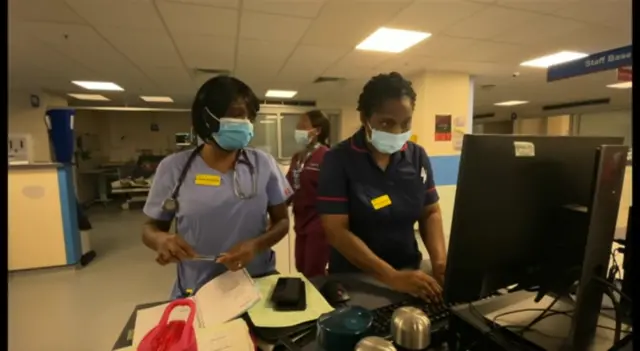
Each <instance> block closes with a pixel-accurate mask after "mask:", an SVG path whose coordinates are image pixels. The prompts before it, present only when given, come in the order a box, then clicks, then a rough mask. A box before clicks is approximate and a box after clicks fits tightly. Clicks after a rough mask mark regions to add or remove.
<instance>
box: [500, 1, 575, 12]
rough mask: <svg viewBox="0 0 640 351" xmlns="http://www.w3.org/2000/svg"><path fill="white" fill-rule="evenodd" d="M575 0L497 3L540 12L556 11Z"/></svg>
mask: <svg viewBox="0 0 640 351" xmlns="http://www.w3.org/2000/svg"><path fill="white" fill-rule="evenodd" d="M572 1H574V0H497V1H495V2H494V3H495V4H496V5H500V6H504V7H508V8H512V9H517V10H526V11H532V12H538V13H547V14H552V13H555V12H556V11H557V10H558V9H560V8H561V7H563V6H565V5H566V4H567V3H569V2H572Z"/></svg>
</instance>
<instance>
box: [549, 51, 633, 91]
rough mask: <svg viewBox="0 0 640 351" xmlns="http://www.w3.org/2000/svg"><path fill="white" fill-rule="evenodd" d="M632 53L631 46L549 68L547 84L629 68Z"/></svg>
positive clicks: (631, 61)
mask: <svg viewBox="0 0 640 351" xmlns="http://www.w3.org/2000/svg"><path fill="white" fill-rule="evenodd" d="M632 52H633V46H631V45H629V46H625V47H622V48H617V49H613V50H608V51H603V52H599V53H597V54H593V55H589V56H587V57H585V58H581V59H578V60H574V61H570V62H566V63H561V64H559V65H554V66H551V67H549V68H548V69H547V82H553V81H555V80H560V79H566V78H571V77H577V76H583V75H586V74H591V73H596V72H601V71H607V70H611V69H616V68H620V67H624V66H631V65H632V63H633V60H632V58H631V53H632Z"/></svg>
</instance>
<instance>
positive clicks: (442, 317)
mask: <svg viewBox="0 0 640 351" xmlns="http://www.w3.org/2000/svg"><path fill="white" fill-rule="evenodd" d="M406 306H410V307H415V308H418V309H420V310H422V311H423V312H424V313H425V314H426V315H427V317H429V320H430V321H431V340H432V341H431V343H432V345H436V344H439V343H441V342H444V338H445V333H446V330H447V326H448V324H449V306H448V305H446V304H443V303H426V302H424V301H418V300H416V299H410V300H404V301H401V302H398V303H394V304H391V305H387V306H384V307H380V308H377V309H375V310H373V311H371V312H372V313H373V324H372V326H371V331H372V333H373V334H374V335H375V336H380V337H383V338H388V337H389V336H390V335H391V316H392V315H393V312H394V311H395V310H397V309H398V308H400V307H406Z"/></svg>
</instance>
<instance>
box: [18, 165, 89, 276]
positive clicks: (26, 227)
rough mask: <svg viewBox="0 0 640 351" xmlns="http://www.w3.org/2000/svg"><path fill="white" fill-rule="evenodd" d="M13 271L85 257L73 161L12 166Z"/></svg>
mask: <svg viewBox="0 0 640 351" xmlns="http://www.w3.org/2000/svg"><path fill="white" fill-rule="evenodd" d="M8 176H9V184H8V185H9V188H8V189H9V190H8V192H9V199H8V200H9V202H8V211H9V212H8V215H9V233H8V237H9V238H8V254H9V262H8V265H9V267H8V268H9V271H16V270H24V269H34V268H45V267H56V266H66V265H74V264H76V263H78V262H79V260H80V257H81V244H80V231H79V229H78V218H77V216H78V213H77V207H76V206H77V201H76V196H75V192H74V188H73V172H72V167H71V166H69V165H62V164H59V163H31V164H24V165H9V175H8Z"/></svg>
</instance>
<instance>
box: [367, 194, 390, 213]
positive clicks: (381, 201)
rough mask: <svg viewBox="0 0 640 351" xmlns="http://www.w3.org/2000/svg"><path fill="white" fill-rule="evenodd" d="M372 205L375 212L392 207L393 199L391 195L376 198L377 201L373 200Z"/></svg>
mask: <svg viewBox="0 0 640 351" xmlns="http://www.w3.org/2000/svg"><path fill="white" fill-rule="evenodd" d="M371 205H373V208H374V209H375V210H379V209H381V208H385V207H387V206H391V198H389V195H382V196H379V197H376V198H375V199H373V200H371Z"/></svg>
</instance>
